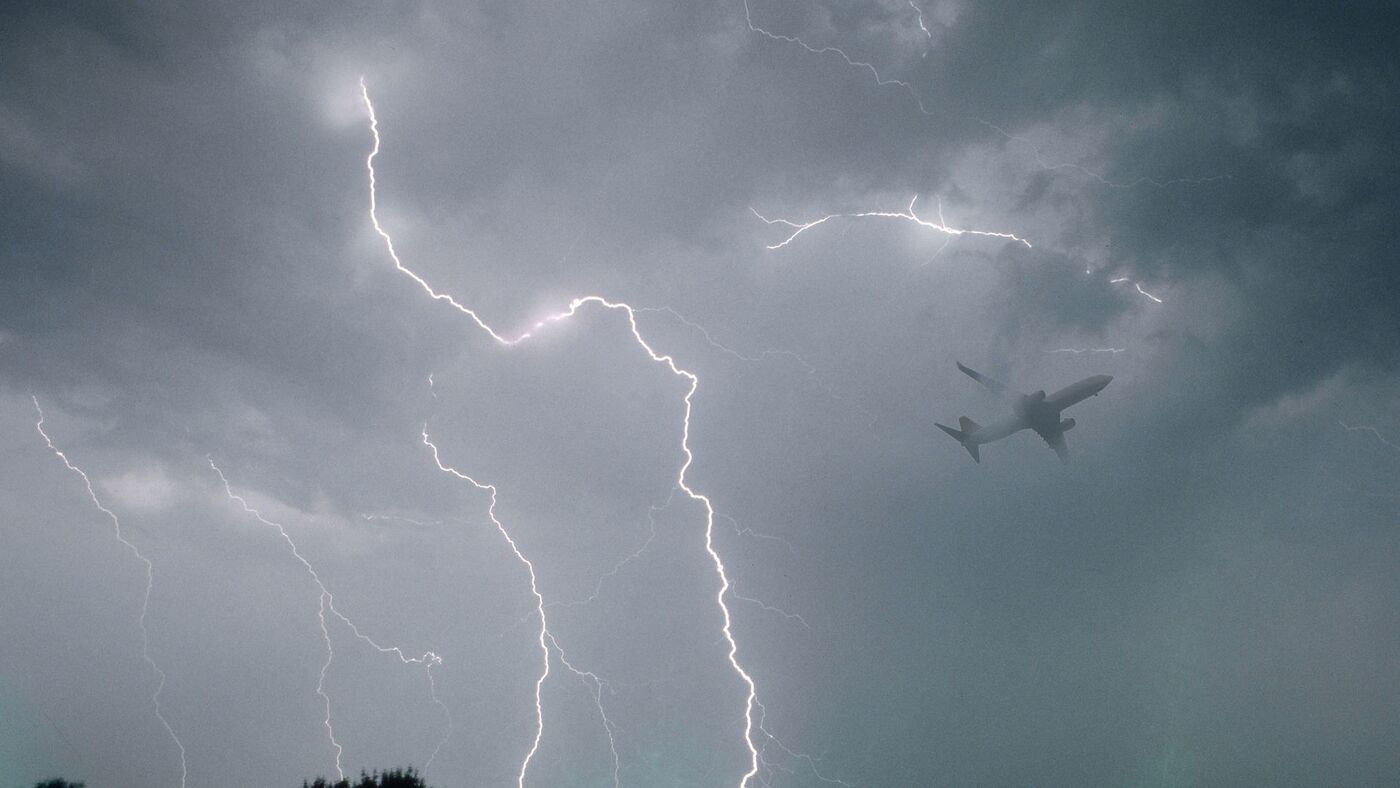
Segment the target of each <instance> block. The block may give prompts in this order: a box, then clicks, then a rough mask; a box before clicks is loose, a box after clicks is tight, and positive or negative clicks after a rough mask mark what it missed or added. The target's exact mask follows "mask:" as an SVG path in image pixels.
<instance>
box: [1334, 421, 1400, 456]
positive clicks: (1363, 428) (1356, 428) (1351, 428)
mask: <svg viewBox="0 0 1400 788" xmlns="http://www.w3.org/2000/svg"><path fill="white" fill-rule="evenodd" d="M1337 423H1338V424H1340V425H1342V429H1344V430H1346V431H1347V432H1369V433H1371V435H1372V436H1373V437H1375V439H1376V440H1378V441H1380V442H1381V443H1383V444H1385V445H1386V446H1388V447H1390V448H1392V449H1394V450H1395V451H1400V444H1395V443H1392V442H1390V441H1388V440H1386V438H1385V436H1384V435H1382V434H1381V431H1380V430H1378V429H1376V428H1375V427H1368V426H1366V425H1364V424H1360V425H1356V426H1352V425H1350V424H1347V423H1346V422H1344V421H1339V422H1337Z"/></svg>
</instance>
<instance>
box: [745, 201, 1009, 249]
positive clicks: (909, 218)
mask: <svg viewBox="0 0 1400 788" xmlns="http://www.w3.org/2000/svg"><path fill="white" fill-rule="evenodd" d="M918 201H919V195H917V194H916V195H914V197H913V198H912V199H910V200H909V207H908V209H906V210H903V211H859V212H857V213H830V214H827V215H826V216H823V217H821V218H819V219H812V220H811V221H807V222H794V221H792V220H791V219H769V218H768V217H766V216H764V215H763V214H761V213H759V212H758V211H757V210H756V209H754V208H749V210H750V211H751V212H752V213H753V215H754V216H757V217H758V218H759V221H762V222H763V223H764V224H768V225H782V226H784V227H788V228H791V229H792V232H791V233H789V234H788V236H787V237H786V238H784V239H783V240H781V241H779V242H777V243H775V244H768V245H767V246H765V247H764V248H765V249H768V250H770V251H771V250H774V249H781V248H783V247H784V246H787V245H788V244H790V243H792V242H793V241H794V240H796V239H797V236H799V235H801V234H803V233H805V232H807V231H808V230H810V229H812V228H813V227H817V226H819V225H822V224H825V223H827V222H829V221H831V220H832V219H900V220H902V221H906V222H913V223H914V224H917V225H918V226H920V227H923V228H926V229H929V230H934V231H936V232H940V233H943V234H944V235H948V236H950V237H951V236H959V235H979V236H985V237H988V238H1003V239H1006V240H1008V241H1015V242H1017V243H1019V244H1023V245H1025V247H1026V248H1027V249H1030V248H1031V242H1030V241H1027V240H1026V239H1024V238H1021V237H1020V236H1018V235H1016V234H1014V233H1007V232H999V231H994V230H970V229H966V228H962V227H952V226H950V225H949V224H948V223H947V221H945V220H944V219H943V203H942V202H941V201H940V202H939V203H938V221H936V222H935V221H932V220H929V219H925V218H923V217H922V216H919V215H918V214H917V213H915V212H914V204H915V203H917V202H918Z"/></svg>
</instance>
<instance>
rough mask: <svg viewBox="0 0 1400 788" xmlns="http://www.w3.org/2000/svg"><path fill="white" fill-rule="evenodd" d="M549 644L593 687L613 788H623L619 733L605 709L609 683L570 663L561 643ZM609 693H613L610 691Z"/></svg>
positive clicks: (571, 670)
mask: <svg viewBox="0 0 1400 788" xmlns="http://www.w3.org/2000/svg"><path fill="white" fill-rule="evenodd" d="M549 642H550V643H552V644H553V645H554V650H555V651H556V652H558V654H559V662H560V663H561V664H563V666H564V667H565V668H566V669H567V670H568V671H569V672H571V673H573V674H574V675H576V676H578V677H579V678H580V679H583V680H584V681H585V682H588V683H589V684H591V685H592V687H593V705H594V706H595V707H597V709H598V716H599V717H601V718H602V720H603V730H604V731H605V732H606V733H607V734H608V752H610V753H611V754H612V776H613V788H621V785H622V780H621V772H622V760H621V759H620V758H619V757H618V755H617V731H616V730H615V729H614V728H613V724H612V720H609V719H608V713H607V711H606V710H604V709H603V689H604V688H606V687H608V682H607V681H605V680H604V679H602V678H600V677H599V676H598V674H596V673H593V672H592V671H588V670H581V669H579V668H577V667H575V666H574V665H573V663H571V662H569V658H568V657H567V656H565V654H564V649H563V648H561V647H560V646H559V641H557V640H555V639H554V636H553V635H550V636H549ZM609 691H611V690H610V689H609Z"/></svg>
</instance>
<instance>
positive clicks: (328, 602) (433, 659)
mask: <svg viewBox="0 0 1400 788" xmlns="http://www.w3.org/2000/svg"><path fill="white" fill-rule="evenodd" d="M205 459H207V460H208V461H209V467H210V468H212V469H213V470H214V473H216V474H218V476H219V481H220V482H222V483H223V485H224V492H225V493H226V494H227V495H228V497H229V500H232V501H234V502H235V503H237V504H238V505H239V506H240V507H242V509H243V511H244V513H246V514H248V515H249V516H251V517H252V518H253V519H254V520H257V521H258V522H260V523H262V524H263V525H266V526H268V527H269V528H273V529H275V530H276V531H277V533H278V535H279V536H281V537H282V541H284V542H286V543H287V548H288V549H289V550H291V553H292V557H293V558H295V559H296V560H297V563H299V564H301V566H302V568H303V569H305V570H306V574H307V575H308V576H309V577H310V578H311V581H312V582H313V583H315V584H316V588H317V589H319V590H320V592H321V594H320V602H319V605H318V609H317V611H316V616H317V618H318V619H319V621H320V623H321V639H322V641H323V642H324V643H325V644H326V661H325V662H322V663H321V675H320V678H319V679H318V680H317V682H316V694H317V695H319V696H320V697H321V701H322V703H323V704H324V706H325V711H326V714H325V717H324V719H323V720H322V724H323V725H324V726H325V728H326V738H327V739H329V740H330V743H331V747H332V748H334V749H335V771H336V775H337V778H338V779H341V780H343V779H345V769H344V767H343V766H342V764H341V759H342V756H343V755H344V754H345V748H344V747H342V746H341V744H340V742H338V741H336V738H335V727H334V725H332V723H331V697H330V695H329V694H328V693H327V692H326V673H327V672H329V671H330V667H331V661H332V660H334V659H335V650H334V649H333V648H332V647H331V633H330V629H329V628H328V627H327V626H326V611H327V610H329V611H330V612H331V615H333V616H335V617H336V618H337V619H338V620H339V621H340V622H341V623H342V624H344V625H345V626H346V627H348V628H349V629H350V631H351V632H352V633H354V635H355V637H356V638H358V639H360V640H361V641H364V642H365V643H367V644H369V646H370V647H371V648H373V649H374V650H375V651H378V652H379V653H380V654H393V655H395V656H396V657H398V658H399V661H400V662H402V663H403V664H405V665H422V666H423V667H424V671H425V672H426V673H427V676H428V696H429V697H430V698H431V699H432V701H433V703H435V704H437V706H438V708H440V709H442V712H443V715H444V716H445V718H446V721H447V726H446V728H447V730H446V732H445V733H444V734H443V737H442V739H441V740H440V741H439V742H438V745H437V748H436V749H434V750H433V753H432V756H431V757H429V758H428V761H427V763H425V764H424V766H423V768H424V769H425V770H426V769H427V768H428V765H430V764H431V763H432V761H433V758H436V757H437V754H438V751H439V750H441V749H442V745H443V744H444V743H446V742H447V739H448V738H449V737H450V736H451V735H452V727H453V723H452V712H451V710H449V709H448V708H447V704H445V703H443V702H442V700H441V699H439V698H438V696H437V684H436V682H435V681H434V680H433V666H435V665H440V664H442V658H441V657H439V656H438V655H437V654H435V653H433V652H431V651H428V652H425V653H424V654H423V655H422V656H419V657H410V656H408V655H407V654H405V653H404V651H403V649H401V648H399V647H398V646H381V645H380V644H379V643H377V642H376V641H375V640H374V639H373V638H371V637H370V636H369V635H366V634H365V633H364V632H363V631H361V630H360V627H359V626H358V625H357V624H356V623H355V622H354V621H351V620H350V619H349V618H348V617H347V616H346V615H345V614H343V613H341V612H340V611H339V610H337V609H336V606H335V596H334V595H333V594H332V593H331V591H330V589H329V588H327V587H326V584H325V583H324V582H323V581H322V580H321V575H320V574H318V573H317V572H316V567H314V566H312V565H311V562H310V561H308V560H306V557H305V556H303V555H302V554H301V550H300V549H299V548H298V547H297V543H296V542H295V541H293V539H292V537H291V534H288V533H287V529H286V528H285V527H283V526H282V524H281V523H278V522H275V521H273V520H269V519H268V518H267V517H265V516H263V514H262V512H260V511H258V510H257V509H256V508H254V507H253V506H252V505H251V504H249V503H248V500H247V499H246V498H244V497H243V496H241V495H239V494H238V493H235V492H234V491H233V486H232V485H231V484H229V480H228V477H227V476H225V475H224V472H223V470H221V469H220V468H219V466H218V465H216V464H215V463H214V460H213V458H212V457H206V458H205Z"/></svg>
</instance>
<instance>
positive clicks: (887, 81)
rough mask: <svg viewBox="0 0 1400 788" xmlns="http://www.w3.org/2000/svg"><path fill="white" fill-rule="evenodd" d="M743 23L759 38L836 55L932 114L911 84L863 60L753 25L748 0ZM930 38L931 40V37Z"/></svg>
mask: <svg viewBox="0 0 1400 788" xmlns="http://www.w3.org/2000/svg"><path fill="white" fill-rule="evenodd" d="M910 5H913V3H912V2H911V3H910ZM914 10H915V11H919V8H918V6H914ZM923 19H924V17H923V12H922V11H919V27H920V28H923V29H924V32H925V33H927V32H928V30H927V29H926V28H924V24H923ZM744 21H745V22H746V23H748V26H749V32H752V33H757V34H759V35H761V36H764V37H765V38H769V39H772V40H773V41H780V42H783V43H787V44H796V45H797V46H800V47H802V48H803V49H805V50H807V51H808V52H811V53H812V54H814V55H836V56H837V57H839V58H841V60H843V61H845V63H846V65H848V66H850V67H852V68H856V69H860V70H862V71H866V72H869V73H870V75H871V76H873V77H875V84H876V85H878V86H880V87H888V86H891V85H897V86H899V87H901V88H904V90H905V92H907V93H908V94H909V97H910V98H912V99H914V104H915V105H916V106H917V107H918V108H919V112H920V113H922V114H924V115H932V114H933V113H932V112H930V111H929V110H928V108H927V107H925V106H924V100H923V99H921V98H919V92H918V91H917V90H915V89H914V86H913V85H912V84H910V83H908V82H905V81H904V80H902V79H893V78H888V77H882V76H880V71H879V69H877V68H875V66H874V64H872V63H866V62H865V61H863V60H856V59H855V58H853V57H851V56H850V55H848V54H846V52H845V50H843V49H841V48H840V47H833V46H823V47H815V46H812V45H811V44H808V43H807V42H806V41H803V40H802V39H800V38H798V37H797V36H787V35H781V34H779V33H772V32H769V31H767V30H764V29H763V28H761V27H759V26H758V25H755V24H754V23H753V12H752V11H751V10H750V9H749V0H744ZM930 38H932V36H931V35H930Z"/></svg>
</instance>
